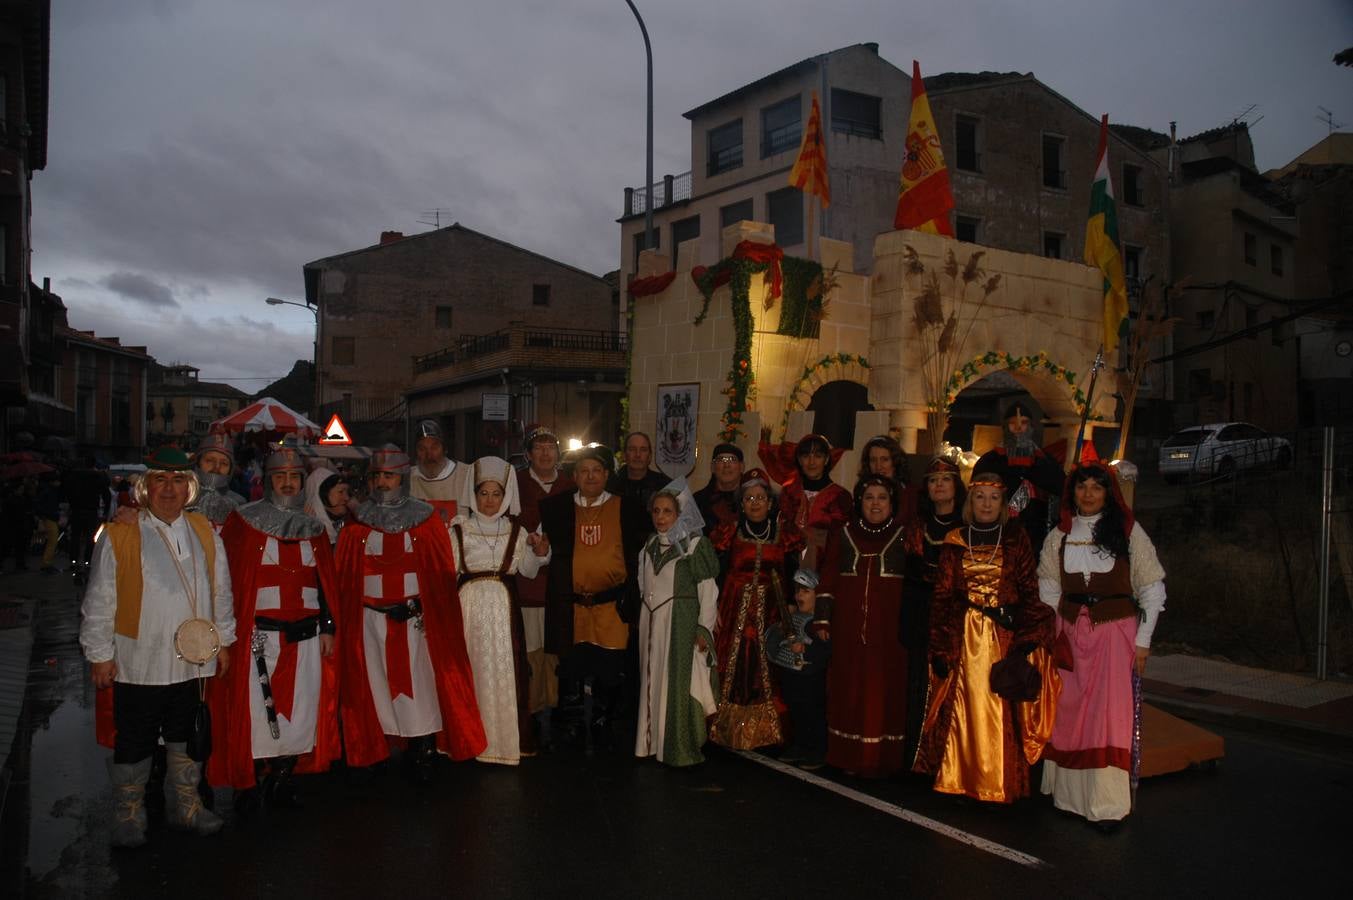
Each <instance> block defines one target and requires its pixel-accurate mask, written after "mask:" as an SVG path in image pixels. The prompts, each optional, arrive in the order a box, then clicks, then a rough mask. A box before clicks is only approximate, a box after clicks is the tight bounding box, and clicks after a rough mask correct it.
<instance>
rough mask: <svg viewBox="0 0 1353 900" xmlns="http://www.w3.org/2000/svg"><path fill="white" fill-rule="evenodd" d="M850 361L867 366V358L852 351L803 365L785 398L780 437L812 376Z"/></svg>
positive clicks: (862, 366)
mask: <svg viewBox="0 0 1353 900" xmlns="http://www.w3.org/2000/svg"><path fill="white" fill-rule="evenodd" d="M851 363H854V364H855V365H857V366H859V367H860V368H861V369H868V368H869V360H867V359H865V358H864V357H863V356H859V355H857V354H854V353H837V354H834V355H833V354H829V355H827V356H824V357H822V358H821V359H819V360H818V361H817V362H815V363H813V364H812V365H810V366H804V367H803V374H802V375H800V376H799V380H798V382H797V383H796V384H795V385H794V390H792V391H790V392H789V396H788V397H786V398H785V411H784V414H783V415H781V416H780V435H781V438H782V439H783V437H784V433H785V432H786V431H787V430H788V429H789V414H790V413H791V412H793V411H794V410H795V409H797V408H798V407H797V405H796V404H797V401H798V399H799V395H800V394H803V393H805V392H806V391H807V388H808V382H809V381H811V380H812V378H813V376H814V375H816V374H817V373H818V372H820V371H822V370H823V369H826V368H829V367H831V366H848V365H850V364H851Z"/></svg>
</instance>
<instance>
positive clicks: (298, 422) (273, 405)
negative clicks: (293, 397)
mask: <svg viewBox="0 0 1353 900" xmlns="http://www.w3.org/2000/svg"><path fill="white" fill-rule="evenodd" d="M211 430H212V431H224V432H225V433H226V434H239V433H241V432H253V431H279V432H281V433H283V434H294V435H297V436H298V437H305V438H310V439H311V440H314V439H317V438H320V437H322V436H323V434H324V432H323V431H322V430H321V429H320V427H319V426H318V425H316V424H315V423H314V422H312V421H310V420H309V419H307V418H306V417H305V416H303V415H301V414H300V413H298V412H296V411H295V410H294V409H292V408H291V407H289V406H287V405H286V404H284V403H278V402H277V401H276V400H274V399H273V398H271V397H262V398H260V399H258V400H256V401H254V402H253V403H250V404H249V405H248V406H246V407H245V408H244V409H242V410H240V411H239V412H237V413H234V414H232V415H229V416H226V417H225V418H224V419H217V420H216V421H215V422H212V423H211Z"/></svg>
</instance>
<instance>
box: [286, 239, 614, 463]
mask: <svg viewBox="0 0 1353 900" xmlns="http://www.w3.org/2000/svg"><path fill="white" fill-rule="evenodd" d="M303 271H304V277H305V302H306V303H307V304H309V305H310V306H313V307H315V308H316V309H317V311H318V312H317V319H318V340H317V346H318V355H319V359H318V364H317V366H316V377H317V379H318V394H319V401H320V409H319V414H318V416H317V417H316V418H317V419H318V420H319V421H320V423H321V424H324V423H325V422H327V420H328V418H329V417H330V416H331V415H333V414H334V413H338V414H339V415H341V416H342V417H343V421H344V422H345V424H346V425H347V426H348V429H349V431H350V432H351V433H352V435H353V438H354V440H356V441H358V442H359V443H367V444H371V443H378V442H381V441H387V440H394V441H397V442H401V443H403V442H406V441H407V440H408V437H409V430H408V429H409V425H410V423H411V422H413V421H416V420H418V419H422V418H435V419H438V420H439V421H440V422H441V423H442V427H443V432H444V434H445V436H446V444H447V450H448V452H449V453H451V454H452V455H454V456H456V457H457V458H460V459H473V458H475V457H476V456H478V455H482V454H483V453H495V454H502V455H506V454H508V453H510V452H513V451H514V450H516V449H518V448H519V447H520V439H521V432H522V429H523V427H524V426H525V425H527V424H529V423H531V422H537V421H541V422H545V423H546V424H549V425H550V426H552V427H554V428H556V429H560V428H564V427H565V424H564V423H566V422H567V423H569V424H570V427H573V425H574V424H575V423H576V427H578V428H579V429H583V434H585V435H586V436H587V437H589V439H594V440H614V438H615V436H616V431H617V430H618V428H619V421H620V398H621V397H622V396H623V394H624V381H625V377H624V373H625V354H624V347H623V341H622V339H621V337H620V335H619V334H617V333H616V327H617V325H616V323H617V321H618V319H619V294H618V292H617V290H616V284H615V282H614V280H608V279H607V278H604V277H600V276H597V275H593V274H591V273H589V272H584V271H582V270H581V269H577V268H575V267H573V266H570V265H568V264H566V263H563V262H559V261H558V260H554V259H550V258H549V257H546V256H543V255H541V254H539V253H534V252H532V251H530V250H527V249H525V248H522V247H518V246H516V245H514V244H511V243H508V242H507V241H504V240H501V239H499V238H496V237H492V236H490V235H486V234H481V233H480V232H477V231H474V230H472V229H469V228H466V227H464V226H463V225H460V224H459V223H457V224H453V225H450V226H447V227H445V228H440V229H437V230H434V231H428V232H424V233H422V234H416V235H409V236H407V237H406V236H404V235H402V234H399V233H398V232H386V233H384V234H382V235H381V241H380V243H378V244H376V245H373V246H370V247H365V248H362V249H359V250H353V251H351V252H348V253H341V254H338V255H336V256H330V257H326V258H324V259H320V260H316V261H314V262H311V263H307V264H306V265H305V266H304V268H303ZM547 341H548V343H546V342H547ZM486 393H487V394H498V395H501V394H508V395H509V396H510V397H511V398H512V399H511V409H510V411H509V414H508V418H507V419H506V420H505V421H499V420H490V422H489V423H485V422H484V421H483V417H482V410H483V397H482V395H483V394H486Z"/></svg>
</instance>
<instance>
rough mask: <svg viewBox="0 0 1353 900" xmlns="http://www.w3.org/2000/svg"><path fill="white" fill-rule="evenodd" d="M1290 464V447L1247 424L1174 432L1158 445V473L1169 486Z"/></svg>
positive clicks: (1277, 438)
mask: <svg viewBox="0 0 1353 900" xmlns="http://www.w3.org/2000/svg"><path fill="white" fill-rule="evenodd" d="M1291 464H1292V444H1291V443H1290V442H1289V441H1288V440H1287V439H1286V438H1284V437H1279V436H1278V435H1276V434H1269V433H1268V432H1267V431H1265V430H1264V429H1262V428H1259V427H1258V426H1255V425H1251V424H1249V423H1248V422H1217V423H1214V424H1211V425H1197V426H1194V427H1192V428H1185V429H1183V430H1182V431H1176V432H1175V433H1174V434H1172V435H1170V436H1169V437H1168V438H1166V439H1165V443H1163V444H1161V445H1160V473H1161V474H1162V475H1164V476H1165V480H1166V481H1167V482H1169V483H1171V484H1174V483H1176V482H1178V481H1182V480H1183V479H1185V478H1187V477H1189V476H1191V475H1196V476H1199V477H1202V478H1212V477H1217V476H1223V477H1224V476H1228V475H1233V474H1235V473H1236V472H1238V471H1240V470H1241V469H1252V468H1255V467H1257V466H1277V467H1278V468H1281V469H1285V468H1287V467H1288V466H1289V465H1291Z"/></svg>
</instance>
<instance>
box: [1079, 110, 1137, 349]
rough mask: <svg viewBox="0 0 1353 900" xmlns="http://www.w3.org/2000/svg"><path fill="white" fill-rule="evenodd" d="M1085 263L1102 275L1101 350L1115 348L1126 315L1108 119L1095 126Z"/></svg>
mask: <svg viewBox="0 0 1353 900" xmlns="http://www.w3.org/2000/svg"><path fill="white" fill-rule="evenodd" d="M1085 262H1086V264H1087V265H1091V266H1094V267H1096V268H1097V269H1099V271H1101V272H1103V273H1104V350H1105V352H1108V351H1111V350H1113V349H1114V348H1116V347H1117V346H1118V331H1119V329H1120V328H1122V327H1123V320H1124V319H1126V318H1127V315H1128V300H1127V282H1126V281H1125V280H1124V278H1123V256H1122V254H1121V253H1119V251H1118V207H1117V206H1116V205H1115V204H1114V202H1113V180H1112V179H1111V178H1109V117H1108V116H1107V115H1106V116H1104V118H1103V119H1101V120H1100V123H1099V157H1098V160H1097V161H1096V163H1095V180H1094V183H1093V184H1091V185H1090V220H1089V221H1088V222H1086V223H1085Z"/></svg>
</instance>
